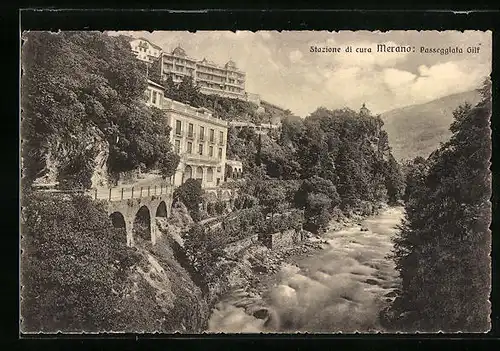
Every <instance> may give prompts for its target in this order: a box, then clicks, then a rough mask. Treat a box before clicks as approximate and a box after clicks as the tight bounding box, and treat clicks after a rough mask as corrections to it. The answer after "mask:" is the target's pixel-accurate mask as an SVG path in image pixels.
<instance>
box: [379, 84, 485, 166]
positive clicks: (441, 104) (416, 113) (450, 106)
mask: <svg viewBox="0 0 500 351" xmlns="http://www.w3.org/2000/svg"><path fill="white" fill-rule="evenodd" d="M480 99H481V96H480V94H479V92H478V91H476V90H473V91H467V92H464V93H458V94H453V95H448V96H445V97H443V98H440V99H437V100H433V101H430V102H427V103H424V104H420V105H411V106H407V107H402V108H398V109H394V110H391V111H388V112H385V113H383V114H382V115H381V118H382V120H383V121H384V129H385V130H386V131H387V134H388V136H389V143H390V145H391V147H392V152H393V155H394V157H396V159H399V160H401V159H409V158H414V157H416V156H422V157H427V156H429V154H430V153H431V152H433V151H434V150H435V149H437V148H438V147H439V144H440V143H441V142H445V141H447V140H448V139H449V138H450V136H451V132H450V131H449V128H450V124H451V122H452V121H453V111H454V110H455V109H456V108H457V107H458V106H459V105H461V104H463V103H465V102H469V103H470V104H472V105H475V104H476V103H478V102H479V101H480Z"/></svg>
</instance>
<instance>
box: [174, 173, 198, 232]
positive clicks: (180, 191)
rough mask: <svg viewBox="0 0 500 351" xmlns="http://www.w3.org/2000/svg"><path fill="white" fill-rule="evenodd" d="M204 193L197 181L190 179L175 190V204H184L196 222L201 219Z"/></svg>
mask: <svg viewBox="0 0 500 351" xmlns="http://www.w3.org/2000/svg"><path fill="white" fill-rule="evenodd" d="M203 194H204V191H203V189H202V188H201V183H200V181H199V180H197V179H193V178H190V179H188V180H186V182H185V183H184V184H182V185H181V186H179V187H177V188H176V189H175V190H174V194H173V200H174V202H176V201H180V202H182V203H183V204H184V205H185V206H186V208H187V209H188V211H189V214H190V215H191V217H192V218H193V220H194V221H195V222H197V221H199V220H200V219H201V213H200V204H201V202H202V200H203Z"/></svg>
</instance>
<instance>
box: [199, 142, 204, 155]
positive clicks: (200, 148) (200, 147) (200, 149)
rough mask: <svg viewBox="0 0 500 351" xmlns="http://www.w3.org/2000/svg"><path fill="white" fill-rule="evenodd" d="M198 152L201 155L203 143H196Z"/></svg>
mask: <svg viewBox="0 0 500 351" xmlns="http://www.w3.org/2000/svg"><path fill="white" fill-rule="evenodd" d="M198 153H199V154H200V155H203V144H200V145H198Z"/></svg>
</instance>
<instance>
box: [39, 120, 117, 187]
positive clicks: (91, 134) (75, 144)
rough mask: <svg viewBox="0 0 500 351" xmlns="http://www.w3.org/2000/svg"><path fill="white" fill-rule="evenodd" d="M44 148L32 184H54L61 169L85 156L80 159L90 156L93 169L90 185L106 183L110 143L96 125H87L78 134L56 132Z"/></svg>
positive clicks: (101, 185)
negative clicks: (39, 168)
mask: <svg viewBox="0 0 500 351" xmlns="http://www.w3.org/2000/svg"><path fill="white" fill-rule="evenodd" d="M44 149H45V150H44V151H42V152H43V156H42V158H43V163H44V164H45V166H44V168H43V170H42V171H41V172H40V175H39V176H38V177H37V179H35V180H34V184H36V185H48V184H54V183H57V182H58V181H59V180H60V179H59V178H60V177H61V170H62V169H63V168H65V167H67V166H68V165H69V164H70V163H71V162H74V160H76V159H78V158H79V157H81V156H82V155H84V157H83V160H88V159H89V158H90V160H88V162H90V165H91V168H92V174H91V177H90V182H91V186H92V187H104V186H107V185H108V169H107V162H108V157H109V143H108V142H107V140H105V139H104V135H103V134H102V132H101V131H99V130H98V129H97V128H95V127H92V128H89V129H88V130H86V131H85V132H83V133H81V134H79V135H58V136H57V137H54V138H52V139H51V140H49V142H48V143H47V145H46V147H45V148H44Z"/></svg>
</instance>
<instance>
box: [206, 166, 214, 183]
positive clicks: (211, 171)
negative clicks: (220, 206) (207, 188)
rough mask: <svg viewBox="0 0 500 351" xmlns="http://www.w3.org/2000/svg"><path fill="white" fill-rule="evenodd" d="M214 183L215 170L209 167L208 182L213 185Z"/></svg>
mask: <svg viewBox="0 0 500 351" xmlns="http://www.w3.org/2000/svg"><path fill="white" fill-rule="evenodd" d="M213 181H214V168H213V167H208V169H207V182H209V183H212V182H213Z"/></svg>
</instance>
